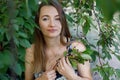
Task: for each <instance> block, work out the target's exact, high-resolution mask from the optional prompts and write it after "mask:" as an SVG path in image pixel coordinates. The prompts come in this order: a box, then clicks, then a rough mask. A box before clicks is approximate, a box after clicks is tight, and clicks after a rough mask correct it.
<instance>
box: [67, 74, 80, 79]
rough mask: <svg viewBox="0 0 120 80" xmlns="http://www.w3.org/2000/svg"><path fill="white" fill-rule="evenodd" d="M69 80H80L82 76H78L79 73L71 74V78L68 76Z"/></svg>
mask: <svg viewBox="0 0 120 80" xmlns="http://www.w3.org/2000/svg"><path fill="white" fill-rule="evenodd" d="M67 80H80V78H79V77H78V75H77V74H75V75H71V76H69V78H67Z"/></svg>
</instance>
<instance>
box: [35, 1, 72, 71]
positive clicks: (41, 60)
mask: <svg viewBox="0 0 120 80" xmlns="http://www.w3.org/2000/svg"><path fill="white" fill-rule="evenodd" d="M47 5H50V6H53V7H55V8H56V9H57V11H58V14H59V17H60V22H61V25H62V30H61V33H60V42H61V43H62V44H63V45H65V44H66V42H65V40H64V38H65V37H66V39H68V38H70V37H71V35H70V32H69V28H68V24H67V21H66V17H65V13H64V11H63V8H62V6H61V4H60V3H59V2H58V0H45V1H42V2H41V4H39V8H38V11H37V13H36V16H35V23H36V24H37V25H38V27H39V28H40V25H39V16H40V11H41V8H42V7H43V6H47ZM39 28H35V30H34V44H35V47H34V72H39V71H45V66H46V55H45V50H46V42H45V40H44V37H43V33H42V32H41V31H40V29H39Z"/></svg>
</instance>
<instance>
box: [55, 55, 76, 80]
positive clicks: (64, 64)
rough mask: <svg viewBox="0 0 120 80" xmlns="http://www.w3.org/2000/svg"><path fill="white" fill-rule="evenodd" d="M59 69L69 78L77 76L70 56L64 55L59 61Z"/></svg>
mask: <svg viewBox="0 0 120 80" xmlns="http://www.w3.org/2000/svg"><path fill="white" fill-rule="evenodd" d="M57 71H58V72H59V73H60V74H61V75H63V76H65V77H66V78H67V79H68V80H70V79H73V77H74V76H76V74H75V71H74V69H73V68H72V66H71V64H70V62H69V60H68V57H63V58H61V59H60V60H59V61H58V64H57Z"/></svg>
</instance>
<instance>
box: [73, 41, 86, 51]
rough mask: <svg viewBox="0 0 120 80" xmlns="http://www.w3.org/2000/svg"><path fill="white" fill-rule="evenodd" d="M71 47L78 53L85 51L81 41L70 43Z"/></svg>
mask: <svg viewBox="0 0 120 80" xmlns="http://www.w3.org/2000/svg"><path fill="white" fill-rule="evenodd" d="M71 46H72V47H73V48H75V49H77V50H78V51H80V52H84V51H85V50H86V47H85V45H84V44H83V43H82V42H81V41H77V40H74V41H72V43H71Z"/></svg>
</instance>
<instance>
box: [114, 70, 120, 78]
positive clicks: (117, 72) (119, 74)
mask: <svg viewBox="0 0 120 80" xmlns="http://www.w3.org/2000/svg"><path fill="white" fill-rule="evenodd" d="M115 71H116V74H117V77H118V79H120V69H115Z"/></svg>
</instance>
